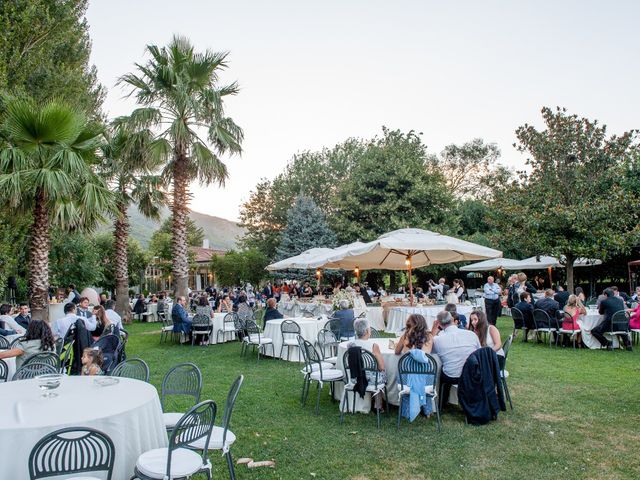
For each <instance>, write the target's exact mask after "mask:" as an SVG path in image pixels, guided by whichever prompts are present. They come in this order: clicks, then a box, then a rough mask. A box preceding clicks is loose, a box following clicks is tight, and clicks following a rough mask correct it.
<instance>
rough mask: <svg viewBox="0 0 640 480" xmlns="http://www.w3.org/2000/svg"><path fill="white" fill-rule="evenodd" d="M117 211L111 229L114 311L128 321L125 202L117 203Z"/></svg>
mask: <svg viewBox="0 0 640 480" xmlns="http://www.w3.org/2000/svg"><path fill="white" fill-rule="evenodd" d="M118 213H119V215H118V217H117V218H116V221H115V223H114V229H113V236H114V253H115V257H116V258H115V263H116V312H118V314H119V315H120V316H121V317H122V320H123V321H124V323H130V322H131V306H130V305H129V269H128V259H127V243H128V239H129V219H128V217H127V206H126V204H125V203H123V202H121V203H119V204H118Z"/></svg>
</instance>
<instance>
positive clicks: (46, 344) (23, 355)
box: [0, 320, 56, 370]
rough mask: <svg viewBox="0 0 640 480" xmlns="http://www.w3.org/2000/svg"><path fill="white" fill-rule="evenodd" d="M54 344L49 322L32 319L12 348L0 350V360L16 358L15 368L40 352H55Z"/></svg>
mask: <svg viewBox="0 0 640 480" xmlns="http://www.w3.org/2000/svg"><path fill="white" fill-rule="evenodd" d="M55 349H56V346H55V341H54V339H53V333H52V332H51V329H50V328H49V324H48V323H47V322H45V321H43V320H32V321H31V322H29V326H28V327H27V333H26V334H25V336H24V337H23V338H21V339H20V341H19V342H18V343H16V344H15V345H14V347H13V348H11V349H9V350H0V360H1V359H3V358H12V357H15V359H16V370H17V369H19V368H20V367H21V366H22V365H23V364H24V362H26V361H27V360H29V359H30V358H31V357H33V356H34V355H36V354H38V353H42V352H55Z"/></svg>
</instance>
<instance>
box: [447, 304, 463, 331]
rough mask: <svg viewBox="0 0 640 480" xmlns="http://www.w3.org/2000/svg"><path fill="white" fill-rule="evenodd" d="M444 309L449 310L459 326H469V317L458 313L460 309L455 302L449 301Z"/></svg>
mask: <svg viewBox="0 0 640 480" xmlns="http://www.w3.org/2000/svg"><path fill="white" fill-rule="evenodd" d="M444 311H445V312H449V313H450V314H451V316H452V317H453V321H454V322H456V325H457V326H458V328H461V329H463V330H464V329H465V328H467V317H466V316H464V315H462V314H461V313H458V309H457V308H456V305H455V304H454V303H447V304H446V305H445V306H444Z"/></svg>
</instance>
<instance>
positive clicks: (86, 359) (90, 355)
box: [80, 347, 103, 375]
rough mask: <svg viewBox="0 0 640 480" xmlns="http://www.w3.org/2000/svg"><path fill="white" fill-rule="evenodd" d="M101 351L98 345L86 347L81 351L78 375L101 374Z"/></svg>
mask: <svg viewBox="0 0 640 480" xmlns="http://www.w3.org/2000/svg"><path fill="white" fill-rule="evenodd" d="M102 362H103V359H102V352H101V351H100V348H98V347H88V348H85V349H84V350H83V351H82V370H81V373H80V375H102Z"/></svg>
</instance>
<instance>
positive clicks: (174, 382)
mask: <svg viewBox="0 0 640 480" xmlns="http://www.w3.org/2000/svg"><path fill="white" fill-rule="evenodd" d="M201 392H202V373H201V372H200V369H199V368H198V367H197V366H195V365H194V364H193V363H181V364H179V365H176V366H175V367H173V368H172V369H171V370H169V371H168V372H167V374H166V375H165V376H164V379H163V380H162V387H161V391H160V404H161V405H162V411H163V412H165V413H163V414H162V418H163V420H164V425H165V427H166V428H167V430H171V429H173V427H174V426H175V425H176V424H177V423H178V420H180V418H181V417H182V415H183V413H180V412H167V397H168V396H170V397H172V398H175V397H191V398H193V403H194V404H196V403H198V402H199V401H200V393H201ZM172 403H173V402H172Z"/></svg>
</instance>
